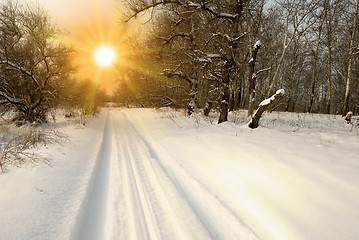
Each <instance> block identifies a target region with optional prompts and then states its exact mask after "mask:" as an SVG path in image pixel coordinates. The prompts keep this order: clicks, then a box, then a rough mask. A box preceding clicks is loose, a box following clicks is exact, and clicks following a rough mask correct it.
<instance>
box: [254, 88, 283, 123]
mask: <svg viewBox="0 0 359 240" xmlns="http://www.w3.org/2000/svg"><path fill="white" fill-rule="evenodd" d="M284 93H285V91H284V89H279V90H278V91H277V92H276V93H275V94H274V95H273V96H272V97H270V98H268V99H265V100H263V101H262V102H261V103H260V104H259V107H258V109H257V111H256V112H255V113H254V114H253V116H252V119H251V121H250V122H249V123H248V127H250V128H252V129H254V128H257V127H258V122H259V120H260V118H261V117H262V114H263V113H264V111H266V110H267V109H268V108H272V107H274V106H275V105H277V104H278V103H279V102H280V100H282V98H283V96H284Z"/></svg>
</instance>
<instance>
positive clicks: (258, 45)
mask: <svg viewBox="0 0 359 240" xmlns="http://www.w3.org/2000/svg"><path fill="white" fill-rule="evenodd" d="M261 46H262V42H261V40H257V41H256V42H255V44H254V46H253V48H254V49H257V48H260V47H261Z"/></svg>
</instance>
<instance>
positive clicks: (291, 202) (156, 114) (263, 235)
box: [0, 108, 359, 240]
mask: <svg viewBox="0 0 359 240" xmlns="http://www.w3.org/2000/svg"><path fill="white" fill-rule="evenodd" d="M285 116H286V117H287V118H288V119H286V120H285V121H288V124H287V123H285V122H283V123H281V125H279V126H278V127H277V128H274V129H271V128H270V127H261V128H259V129H257V130H255V131H253V130H250V129H248V128H247V127H246V126H245V125H235V124H233V123H230V122H228V123H223V124H221V125H216V124H210V123H208V122H205V121H204V120H203V119H202V120H201V119H196V118H191V119H190V118H184V117H183V116H181V114H178V113H173V112H166V111H165V112H161V111H156V110H151V109H116V108H114V109H106V110H104V111H103V113H102V114H101V115H100V116H99V117H97V118H94V119H92V120H91V121H90V123H89V124H88V125H87V126H86V127H85V128H77V127H75V128H74V127H73V125H67V126H66V127H65V128H64V130H65V131H66V132H67V133H68V134H69V136H70V137H71V139H72V140H71V144H67V145H66V144H65V145H64V146H51V147H48V148H46V149H43V150H42V151H45V152H46V151H47V153H48V154H50V155H51V156H52V157H53V161H52V167H51V168H50V167H49V166H41V165H40V166H39V167H37V168H35V169H29V168H24V169H10V171H8V172H6V173H5V174H3V175H0V180H1V181H2V188H0V196H1V198H0V213H1V215H2V218H0V225H1V226H2V229H1V230H2V231H1V234H0V239H4V240H5V239H6V240H12V239H14V240H15V239H16V240H18V239H20V240H22V239H30V240H34V239H36V240H45V239H58V240H62V239H73V240H85V239H86V240H91V239H95V240H98V239H101V240H110V239H111V240H112V239H116V240H117V239H120V240H122V239H124V240H137V239H138V240H143V239H152V240H156V239H171V240H172V239H186V240H187V239H194V240H197V239H200V240H202V239H223V240H227V239H241V240H252V239H261V240H302V239H305V240H318V239H325V240H337V239H345V240H357V239H359V228H358V226H359V210H358V209H359V148H358V144H359V140H358V135H359V131H358V130H357V129H355V130H354V131H352V132H349V131H348V129H347V126H346V125H345V124H344V125H341V119H336V117H334V118H331V117H327V118H323V117H322V116H316V117H312V118H311V117H310V116H305V117H306V118H308V120H307V121H306V122H305V124H307V127H301V128H300V129H298V126H297V125H296V126H294V125H292V123H291V121H293V119H291V116H290V115H285ZM274 117H275V119H279V116H274ZM294 118H297V117H296V116H295V117H294ZM311 119H312V120H311ZM318 119H319V120H320V121H317V120H318ZM201 121H202V122H201ZM276 121H277V120H276ZM278 121H280V119H279V120H278ZM301 121H302V120H301ZM302 122H303V121H302ZM291 126H293V128H292V127H291ZM323 126H324V127H323ZM325 126H328V127H325ZM19 183H20V184H19ZM29 203H31V204H29Z"/></svg>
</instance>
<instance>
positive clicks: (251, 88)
mask: <svg viewBox="0 0 359 240" xmlns="http://www.w3.org/2000/svg"><path fill="white" fill-rule="evenodd" d="M118 3H119V5H121V6H122V7H124V9H125V10H124V11H123V17H122V19H123V23H119V26H118V27H119V28H121V27H122V26H125V25H126V24H130V23H131V22H133V21H136V19H138V18H145V19H146V21H145V22H144V23H143V24H142V25H141V26H140V29H141V30H140V31H138V32H137V33H134V34H129V35H128V36H129V37H128V39H127V42H126V44H127V45H128V46H129V48H130V49H131V54H129V55H128V56H126V59H125V61H122V64H120V65H118V66H117V70H118V81H117V85H118V86H117V88H116V91H114V92H113V93H112V95H111V96H109V95H108V94H107V93H106V92H105V91H104V90H103V89H100V88H99V86H98V84H97V83H95V82H93V81H91V79H85V80H84V79H78V77H77V75H76V74H75V73H76V64H74V63H73V62H72V59H74V55H75V54H76V51H75V50H74V49H72V48H71V46H69V45H66V44H64V43H62V42H61V41H59V39H61V36H62V34H64V33H63V32H62V31H60V30H59V29H58V28H57V27H56V26H55V25H54V24H53V22H52V20H51V18H50V17H49V15H48V14H47V12H46V11H45V10H43V9H42V8H41V7H39V6H38V7H29V6H23V5H21V4H19V3H17V2H16V1H7V2H5V3H3V4H1V6H0V78H1V82H0V108H1V109H0V110H1V112H2V114H5V113H7V112H9V111H11V112H15V113H16V115H15V116H14V117H13V120H14V121H16V122H18V123H19V124H20V125H21V124H23V123H24V122H34V121H36V122H45V121H46V118H47V116H48V114H49V113H50V112H51V111H52V110H53V109H57V108H65V109H81V111H83V112H84V113H92V112H95V111H96V109H97V108H98V107H99V106H102V105H103V104H104V103H105V102H108V101H112V102H117V103H119V104H121V105H123V106H140V107H162V106H169V107H174V108H185V109H187V113H188V114H189V115H191V114H192V113H193V112H195V111H203V113H204V115H208V114H209V113H210V112H211V111H214V112H217V113H218V115H219V120H218V122H219V123H221V122H224V121H227V118H228V113H229V112H230V111H235V110H238V109H246V110H248V116H251V115H252V114H253V113H254V111H255V110H256V108H257V107H258V106H259V104H260V103H261V102H262V101H263V100H265V99H268V98H269V97H271V96H272V95H273V94H274V93H276V92H277V91H278V90H281V89H283V90H284V91H281V93H285V94H284V96H283V97H281V101H280V102H279V103H278V104H276V105H275V106H271V108H270V109H269V110H276V111H289V112H308V113H324V114H341V115H343V116H345V115H346V114H347V113H348V112H349V111H351V112H352V113H353V114H354V115H355V114H358V112H359V41H358V39H359V30H358V28H359V27H358V25H359V23H358V17H359V14H358V11H359V1H354V0H345V1H342V0H340V1H339V0H306V1H300V0H276V1H271V0H256V1H253V0H216V1H215V0H192V1H189V0H126V1H119V2H118ZM136 34H137V35H136ZM121 41H123V40H121Z"/></svg>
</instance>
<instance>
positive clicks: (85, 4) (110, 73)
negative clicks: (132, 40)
mask: <svg viewBox="0 0 359 240" xmlns="http://www.w3.org/2000/svg"><path fill="white" fill-rule="evenodd" d="M38 2H39V4H40V5H41V6H42V7H43V8H44V9H46V10H47V11H48V12H49V14H50V16H51V18H52V20H53V21H54V23H55V24H56V25H57V26H59V27H60V29H62V30H63V31H64V32H66V33H68V38H69V42H70V44H71V45H72V46H73V47H74V48H75V51H76V54H75V58H74V64H75V66H76V67H77V72H78V76H79V78H82V79H91V80H94V81H95V82H98V83H99V84H100V86H101V87H102V88H104V89H106V90H109V89H110V90H113V89H114V86H115V85H117V84H116V81H119V79H120V78H121V74H120V73H118V68H116V67H115V66H113V67H111V66H107V67H104V66H103V65H102V64H99V63H98V62H97V61H96V58H95V54H96V50H97V49H98V48H99V47H101V46H108V47H110V48H111V49H113V51H114V55H115V56H116V58H115V60H113V61H111V63H113V65H116V64H121V61H125V56H126V55H127V54H128V52H129V50H128V47H126V45H125V44H124V42H125V40H124V39H125V38H126V37H127V32H126V30H125V29H124V27H123V26H121V25H122V24H121V16H120V13H119V8H120V7H121V4H120V3H121V1H120V0H38ZM109 65H110V64H109Z"/></svg>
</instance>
